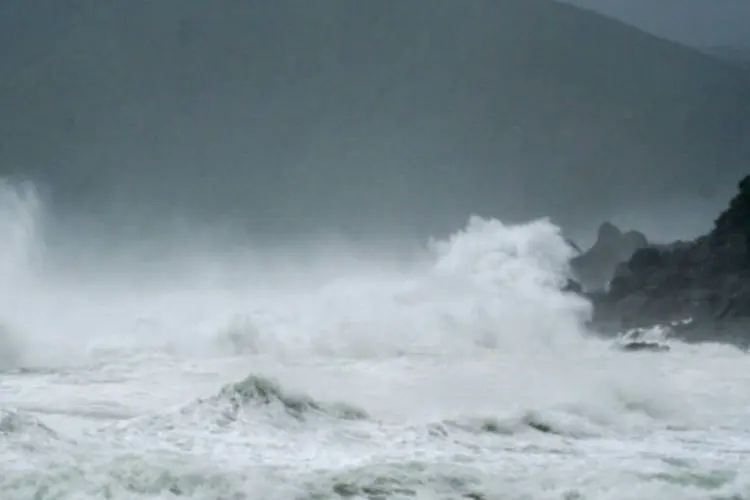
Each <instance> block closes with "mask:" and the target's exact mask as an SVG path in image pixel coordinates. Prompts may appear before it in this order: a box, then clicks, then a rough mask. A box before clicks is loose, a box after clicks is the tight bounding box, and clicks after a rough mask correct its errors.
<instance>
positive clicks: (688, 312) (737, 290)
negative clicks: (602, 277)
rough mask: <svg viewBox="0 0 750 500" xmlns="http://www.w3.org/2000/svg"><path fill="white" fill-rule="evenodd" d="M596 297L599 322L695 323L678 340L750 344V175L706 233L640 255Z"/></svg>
mask: <svg viewBox="0 0 750 500" xmlns="http://www.w3.org/2000/svg"><path fill="white" fill-rule="evenodd" d="M591 297H592V299H593V300H594V304H595V318H594V323H595V324H597V323H598V324H605V323H608V324H614V325H616V326H617V327H619V328H622V327H626V328H627V327H638V326H648V325H652V324H655V323H663V322H667V321H674V320H681V319H686V318H692V319H693V322H692V323H691V324H690V326H689V327H684V328H682V329H680V330H679V332H678V333H679V334H680V335H682V336H684V337H686V338H689V339H694V340H708V339H719V338H721V339H727V338H731V339H732V340H737V341H741V342H743V343H748V342H750V327H748V325H750V176H747V177H745V178H744V179H742V180H741V181H740V182H739V184H738V193H737V195H736V196H735V197H734V198H733V199H732V200H731V202H730V203H729V207H727V209H726V210H724V211H723V212H722V213H721V214H720V215H719V216H718V218H717V219H716V221H715V223H714V226H713V228H712V229H711V230H710V231H709V232H708V233H707V234H705V235H703V236H701V237H699V238H697V239H696V240H694V241H689V242H677V243H675V244H672V245H665V246H661V247H656V246H649V247H645V248H642V249H640V250H638V251H636V252H635V253H634V254H633V256H632V257H631V258H630V259H629V260H628V261H627V262H625V263H623V264H622V265H620V266H619V267H618V269H617V271H616V273H615V277H614V278H613V279H612V281H611V284H610V288H609V290H608V291H607V292H606V293H600V294H592V295H591Z"/></svg>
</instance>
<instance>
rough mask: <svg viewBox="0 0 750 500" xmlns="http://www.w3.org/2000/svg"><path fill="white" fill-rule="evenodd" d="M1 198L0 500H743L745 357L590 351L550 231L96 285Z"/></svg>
mask: <svg viewBox="0 0 750 500" xmlns="http://www.w3.org/2000/svg"><path fill="white" fill-rule="evenodd" d="M0 199H1V200H2V204H1V205H0V207H1V208H0V210H1V211H0V231H2V234H3V238H4V241H5V242H6V243H5V244H4V246H3V247H2V248H1V249H0V269H1V270H2V273H3V274H2V276H0V278H2V279H3V281H2V283H0V323H1V324H2V325H3V326H2V331H1V333H0V366H2V367H3V370H2V374H0V498H2V499H3V500H5V499H8V500H15V499H23V500H28V499H48V498H49V499H52V498H54V499H94V498H96V499H100V498H111V499H146V498H148V499H167V498H188V499H191V498H192V499H207V500H208V499H210V500H218V499H223V500H229V499H232V500H235V499H258V498H268V499H324V498H372V499H381V498H425V499H428V498H429V499H432V498H441V499H459V498H472V499H487V500H489V499H548V498H549V499H639V500H640V499H648V498H653V499H657V498H658V499H666V498H674V499H717V500H718V499H727V500H728V499H740V498H750V391H748V390H747V388H748V387H750V369H749V368H750V366H749V364H748V358H747V357H746V355H744V354H743V353H741V352H739V351H737V350H735V349H732V348H730V347H724V346H718V345H714V346H712V345H704V346H687V345H681V344H673V345H672V347H673V349H672V351H671V352H669V353H622V352H619V351H615V350H612V349H611V348H610V343H609V342H606V341H603V340H598V339H596V338H593V337H592V336H591V335H590V334H589V333H588V332H587V331H586V329H585V328H584V327H583V324H584V321H585V319H586V318H587V317H588V314H590V306H589V304H587V303H586V302H585V301H583V300H582V299H581V298H579V297H577V296H575V295H570V294H564V293H561V292H560V291H559V288H560V285H561V284H562V283H564V280H565V278H566V273H567V259H568V258H569V256H570V255H569V251H570V250H569V249H568V247H567V245H565V243H564V242H563V240H562V238H561V236H560V233H559V230H558V228H556V227H555V226H553V225H552V224H550V223H549V222H548V221H545V220H540V221H534V222H531V223H529V224H525V225H520V226H505V225H503V224H502V223H501V222H499V221H494V220H484V219H478V218H475V219H472V220H471V221H469V224H468V225H467V227H466V228H464V229H462V230H461V231H458V232H457V233H456V234H454V235H453V236H452V237H451V238H449V239H447V240H444V241H437V242H432V243H430V244H428V245H425V247H424V250H423V252H422V255H421V256H420V258H419V259H416V260H415V259H410V260H408V262H407V261H403V262H401V263H397V262H395V261H393V260H389V261H387V262H386V261H385V259H383V258H382V257H380V256H379V255H378V252H375V251H373V252H369V253H367V254H363V255H358V256H356V257H357V258H352V255H351V252H349V254H347V255H344V254H343V253H342V249H341V248H340V247H337V248H332V249H331V252H330V255H328V257H327V258H326V257H325V256H324V257H320V255H318V258H316V259H314V260H308V261H305V260H304V258H302V257H300V256H301V255H304V252H296V253H295V255H297V257H294V258H292V257H288V258H284V259H278V258H277V259H276V260H273V263H272V264H269V262H271V261H265V264H264V265H258V262H259V260H257V259H255V260H253V263H252V264H248V265H247V266H244V267H243V259H241V258H237V255H236V254H235V255H233V257H232V259H231V263H230V262H229V261H226V260H225V261H222V259H223V257H221V256H217V255H215V254H213V255H209V254H205V255H203V256H200V255H199V256H198V257H195V256H193V258H191V260H190V262H191V264H190V266H193V267H194V272H195V274H194V275H195V276H196V278H195V279H191V278H190V276H186V273H188V271H190V269H189V266H188V267H186V265H185V263H184V261H183V263H182V264H181V265H180V266H176V267H175V268H174V270H170V267H169V266H168V259H167V260H165V264H164V266H162V267H161V271H160V272H159V274H158V276H154V275H153V274H152V275H150V276H149V275H144V274H137V273H135V270H134V268H132V269H128V271H129V273H124V270H123V269H120V270H119V271H120V272H119V273H114V272H113V273H110V274H107V275H106V276H104V275H102V274H96V273H93V272H91V270H90V269H91V268H93V267H92V266H87V264H86V262H85V261H83V262H81V261H79V262H78V264H77V266H80V269H79V268H77V267H75V266H72V265H71V266H68V267H67V268H65V269H60V268H58V267H59V265H57V264H56V265H50V264H49V262H50V258H49V255H46V256H45V254H44V252H43V247H44V245H43V243H44V234H43V233H44V231H43V229H42V228H41V227H40V226H39V220H40V216H41V215H43V207H41V205H40V204H39V202H38V200H37V199H36V198H35V197H34V196H33V192H32V191H29V192H23V191H21V190H19V189H18V187H17V186H10V185H6V186H3V187H2V188H0ZM175 252H177V249H176V250H175ZM249 254H250V250H248V255H249ZM247 260H248V261H249V260H252V259H249V258H248V259H247ZM45 262H46V264H45ZM102 262H105V263H106V259H104V260H102ZM102 262H98V263H97V266H98V269H103V268H106V265H105V264H103V263H102ZM209 264H210V266H209ZM113 265H114V264H113ZM206 266H209V267H210V268H211V272H210V273H207V272H206V268H207V267H206ZM157 267H159V266H157ZM240 267H242V269H240ZM151 269H153V266H151ZM177 274H179V276H177ZM188 274H189V273H188ZM209 275H210V276H209ZM238 275H239V276H241V277H242V279H237V276H238ZM207 276H209V278H210V279H209V278H207ZM230 278H231V279H230Z"/></svg>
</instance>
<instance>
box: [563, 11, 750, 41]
mask: <svg viewBox="0 0 750 500" xmlns="http://www.w3.org/2000/svg"><path fill="white" fill-rule="evenodd" d="M566 1H568V2H569V3H572V4H574V5H580V6H583V7H587V8H591V9H594V10H598V11H600V12H602V13H605V14H607V15H611V16H614V17H617V18H618V19H621V20H623V21H625V22H627V23H630V24H633V25H635V26H638V27H640V28H642V29H644V30H647V31H650V32H652V33H655V34H658V35H660V36H664V37H667V38H670V39H673V40H677V41H680V42H683V43H687V44H691V45H696V46H714V45H735V44H739V45H745V46H748V47H750V1H748V0H566Z"/></svg>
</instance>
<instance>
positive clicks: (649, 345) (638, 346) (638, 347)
mask: <svg viewBox="0 0 750 500" xmlns="http://www.w3.org/2000/svg"><path fill="white" fill-rule="evenodd" d="M617 349H618V350H620V351H626V352H639V351H651V352H668V351H669V350H670V347H669V346H668V345H665V344H659V343H658V342H644V341H634V342H626V343H624V344H620V345H618V346H617Z"/></svg>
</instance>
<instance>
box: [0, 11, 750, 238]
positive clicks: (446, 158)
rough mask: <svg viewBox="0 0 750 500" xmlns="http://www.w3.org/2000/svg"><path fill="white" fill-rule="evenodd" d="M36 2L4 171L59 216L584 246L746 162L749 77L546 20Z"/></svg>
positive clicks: (3, 120)
mask: <svg viewBox="0 0 750 500" xmlns="http://www.w3.org/2000/svg"><path fill="white" fill-rule="evenodd" d="M35 5H36V4H30V3H27V2H20V1H18V0H8V1H7V2H4V3H3V4H2V6H0V9H3V10H0V23H6V24H8V26H5V24H2V25H0V28H2V29H0V33H6V35H4V36H5V38H4V39H7V40H6V41H7V42H8V43H3V44H0V45H2V49H0V50H1V51H2V56H3V57H2V58H0V64H2V67H0V70H2V71H1V73H0V74H2V79H1V80H0V109H3V113H2V115H1V116H0V168H2V171H4V172H7V173H13V174H24V175H27V176H31V177H33V178H36V179H39V180H41V181H44V183H46V184H47V185H49V186H50V188H51V191H52V193H53V197H54V199H55V200H56V203H57V204H58V205H61V206H70V207H84V208H85V209H86V210H89V211H97V210H99V211H101V210H102V209H101V207H103V206H106V205H107V204H115V203H116V202H119V203H124V204H128V205H133V204H138V206H139V207H141V209H142V210H144V211H148V210H153V211H160V212H161V211H163V210H167V209H169V207H176V208H175V209H179V210H185V211H191V210H192V211H195V212H196V213H198V212H199V213H200V214H202V215H205V216H207V217H208V216H211V217H214V216H218V215H222V216H226V217H230V216H231V217H237V218H238V219H242V220H244V221H246V223H247V224H248V226H249V227H251V228H253V229H259V230H265V229H269V228H270V227H276V228H278V227H281V228H282V229H281V230H288V231H291V230H304V229H308V228H312V227H315V226H316V225H320V224H322V223H321V222H320V221H325V223H326V224H331V225H333V226H336V227H339V228H344V229H348V230H363V229H362V228H375V227H386V228H387V227H391V228H392V227H401V228H404V229H407V230H409V229H413V230H419V231H426V232H432V231H435V230H436V229H449V228H448V227H444V226H451V227H450V228H452V227H453V226H455V224H457V223H460V222H463V220H465V218H466V216H467V215H468V214H470V213H472V212H478V213H482V214H488V215H497V216H500V217H502V218H504V219H505V220H514V219H516V220H518V219H526V218H529V217H535V216H538V215H546V214H552V215H553V217H555V218H556V220H558V221H559V222H560V223H562V224H563V225H566V226H568V225H581V224H582V223H583V222H581V221H584V222H588V221H590V220H592V219H596V220H603V219H607V218H608V214H609V213H611V212H613V211H616V210H619V209H621V208H622V207H628V206H639V207H643V206H646V207H648V206H656V205H658V204H659V203H661V201H662V200H663V199H664V198H670V199H680V200H681V199H684V200H686V204H687V203H688V202H689V200H690V199H693V198H694V197H695V196H699V195H701V194H702V193H705V192H710V191H711V190H712V189H718V188H720V187H721V186H725V185H729V184H730V183H731V182H733V179H734V178H736V177H737V175H738V174H737V172H738V171H741V169H743V168H745V167H746V166H747V165H748V164H750V142H749V141H747V140H746V139H747V137H750V90H749V89H750V82H749V81H748V78H747V77H746V75H745V74H744V73H743V72H741V71H738V70H737V69H736V68H734V67H732V66H731V65H729V64H724V63H722V62H720V61H717V60H716V59H715V58H712V57H709V56H707V55H705V54H702V53H700V52H698V51H695V50H692V49H689V48H686V47H684V46H681V45H678V44H676V43H672V42H668V41H665V40H663V39H660V38H658V37H655V36H652V35H649V34H646V33H645V32H642V31H639V30H637V29H635V28H632V27H630V26H627V25H625V24H623V23H621V22H618V21H615V20H612V19H608V18H606V17H603V16H601V15H599V14H596V13H593V12H590V11H586V10H582V9H579V8H577V7H573V6H570V5H565V4H560V3H557V2H553V1H547V0H475V1H473V2H468V3H466V2H455V1H453V0H435V1H433V2H429V3H421V2H401V1H395V0H386V1H381V0H362V1H360V2H356V3H352V2H350V1H349V0H325V1H320V2H314V5H313V3H310V2H306V1H303V0H278V1H273V2H271V1H268V2H260V1H259V2H250V3H245V4H241V3H237V2H231V1H229V0H219V1H216V2H212V3H211V5H210V6H209V5H208V4H206V3H205V2H201V1H198V0H179V1H178V0H164V1H162V2H158V3H156V2H148V1H145V0H136V1H133V2H125V3H123V2H116V1H113V0H103V1H102V2H96V3H91V2H85V1H83V0H70V2H69V4H66V5H67V6H69V7H71V8H66V9H63V8H53V9H46V8H45V9H42V8H41V7H36V6H35ZM73 7H76V8H73ZM13 9H15V10H13ZM11 11H12V12H11ZM11 14H12V15H11ZM9 19H10V21H9ZM40 19H41V20H40ZM11 21H12V23H11ZM42 21H43V22H42ZM6 28H7V29H6ZM11 55H12V57H10V56H11ZM97 207H98V208H97ZM149 207H151V208H149ZM459 221H460V222H459Z"/></svg>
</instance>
